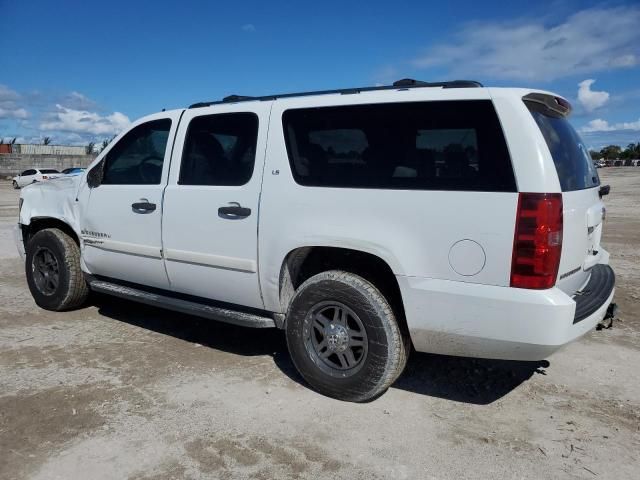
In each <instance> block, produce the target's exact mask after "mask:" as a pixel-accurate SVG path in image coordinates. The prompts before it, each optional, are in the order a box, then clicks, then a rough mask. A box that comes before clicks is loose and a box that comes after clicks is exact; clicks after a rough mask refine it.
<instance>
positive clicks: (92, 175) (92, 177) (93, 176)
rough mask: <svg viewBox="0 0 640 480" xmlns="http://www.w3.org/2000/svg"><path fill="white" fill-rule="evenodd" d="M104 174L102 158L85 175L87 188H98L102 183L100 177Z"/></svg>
mask: <svg viewBox="0 0 640 480" xmlns="http://www.w3.org/2000/svg"><path fill="white" fill-rule="evenodd" d="M103 174H104V158H103V159H102V160H100V161H99V162H98V163H97V164H96V165H95V166H94V167H93V168H92V169H91V170H89V173H87V185H89V188H98V187H99V186H100V184H101V183H102V176H103Z"/></svg>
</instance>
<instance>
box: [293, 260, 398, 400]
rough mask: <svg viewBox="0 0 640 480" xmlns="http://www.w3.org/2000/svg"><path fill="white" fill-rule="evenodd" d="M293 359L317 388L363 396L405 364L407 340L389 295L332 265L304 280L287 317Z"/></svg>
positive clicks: (382, 386)
mask: <svg viewBox="0 0 640 480" xmlns="http://www.w3.org/2000/svg"><path fill="white" fill-rule="evenodd" d="M286 334H287V345H288V347H289V352H290V353H291V357H292V359H293V363H294V364H295V366H296V368H297V369H298V371H299V372H300V374H301V375H302V376H303V377H304V379H305V380H306V381H307V382H308V383H309V384H310V385H311V386H312V387H313V388H314V389H316V390H317V391H318V392H320V393H322V394H324V395H327V396H330V397H334V398H338V399H341V400H347V401H353V402H363V401H367V400H371V399H373V398H376V397H377V396H379V395H380V394H382V393H383V392H384V391H385V390H387V388H389V386H390V385H391V384H392V383H393V382H394V381H395V380H396V379H397V378H398V376H399V375H400V374H401V373H402V371H403V370H404V367H405V365H406V362H407V356H408V353H409V345H408V344H407V343H406V340H405V338H406V337H405V336H404V335H403V334H402V332H401V330H400V327H399V326H398V323H397V321H396V318H395V316H394V313H393V310H392V309H391V307H390V305H389V303H388V302H387V300H386V299H385V298H384V297H383V295H382V294H381V293H380V292H379V291H378V289H377V288H376V287H375V286H373V285H372V284H371V283H370V282H368V281H366V280H365V279H364V278H362V277H359V276H358V275H355V274H352V273H349V272H343V271H338V270H331V271H327V272H322V273H320V274H318V275H315V276H313V277H311V278H310V279H309V280H307V281H306V282H304V283H303V284H302V285H301V286H300V287H299V288H298V290H297V292H296V294H295V296H294V298H293V300H292V302H291V306H290V308H289V312H288V315H287V320H286Z"/></svg>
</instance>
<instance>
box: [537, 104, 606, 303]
mask: <svg viewBox="0 0 640 480" xmlns="http://www.w3.org/2000/svg"><path fill="white" fill-rule="evenodd" d="M525 103H526V104H527V107H528V108H529V111H530V112H531V114H532V115H533V118H534V119H535V121H536V123H537V124H538V127H539V128H540V131H541V132H542V135H543V136H544V139H545V141H546V143H547V146H548V147H549V151H550V153H551V156H552V157H553V162H554V164H555V167H556V172H557V173H558V180H559V181H560V187H561V189H562V203H563V239H562V257H561V259H560V267H559V269H558V281H557V286H558V287H559V288H561V289H562V290H563V291H565V292H567V293H568V294H570V295H572V294H574V293H575V292H576V290H578V289H580V288H581V287H583V286H584V285H585V283H586V282H587V281H588V279H589V269H590V268H591V267H593V266H594V265H596V264H597V263H599V262H600V261H601V260H602V255H603V253H602V249H601V248H600V238H601V236H602V222H603V218H604V211H605V210H604V204H603V203H602V200H601V199H600V195H599V187H600V179H599V177H598V171H597V169H596V168H595V167H594V165H593V161H592V160H591V157H590V155H589V152H588V150H587V148H586V146H585V144H584V142H583V141H582V139H581V138H580V136H579V135H578V133H577V132H576V131H575V130H574V128H573V127H572V126H571V124H570V123H569V121H568V120H567V118H566V117H565V116H563V115H560V114H557V113H556V112H553V111H551V110H549V109H547V108H545V107H544V106H543V105H541V104H540V103H536V102H528V101H527V102H525Z"/></svg>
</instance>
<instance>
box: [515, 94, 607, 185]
mask: <svg viewBox="0 0 640 480" xmlns="http://www.w3.org/2000/svg"><path fill="white" fill-rule="evenodd" d="M525 103H526V104H527V107H528V108H529V111H530V112H531V115H533V118H534V119H535V121H536V123H537V124H538V127H539V128H540V131H541V132H542V135H543V136H544V139H545V141H546V142H547V146H548V147H549V151H550V152H551V156H552V157H553V163H555V166H556V171H557V172H558V179H559V180H560V187H561V188H562V191H563V192H571V191H573V190H584V189H586V188H593V187H597V186H598V185H600V178H599V177H598V171H597V170H596V168H595V167H594V165H593V161H592V160H591V156H590V155H589V150H588V149H587V147H586V145H585V144H584V142H583V141H582V138H580V135H578V132H576V131H575V129H574V128H573V127H572V126H571V124H570V123H569V121H568V120H567V119H566V118H565V117H563V116H559V115H554V114H553V113H551V112H549V111H548V110H546V109H545V108H544V107H542V106H541V105H540V104H538V103H534V102H525Z"/></svg>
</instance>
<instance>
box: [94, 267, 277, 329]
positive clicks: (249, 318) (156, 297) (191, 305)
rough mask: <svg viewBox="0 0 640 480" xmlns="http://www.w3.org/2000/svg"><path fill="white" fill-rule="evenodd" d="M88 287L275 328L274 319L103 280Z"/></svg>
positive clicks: (215, 317) (182, 310)
mask: <svg viewBox="0 0 640 480" xmlns="http://www.w3.org/2000/svg"><path fill="white" fill-rule="evenodd" d="M89 286H90V287H91V290H94V291H96V292H99V293H106V294H107V295H114V296H116V297H120V298H126V299H128V300H133V301H134V302H140V303H145V304H147V305H152V306H154V307H160V308H166V309H167V310H173V311H175V312H180V313H186V314H189V315H196V316H198V317H203V318H209V319H211V320H218V321H220V322H225V323H231V324H233V325H239V326H241V327H252V328H271V327H275V326H276V323H275V321H274V319H273V318H271V317H268V316H261V315H257V314H255V313H246V312H240V311H237V310H231V309H228V308H222V307H215V306H212V305H206V304H203V303H197V302H192V301H190V300H183V299H180V298H174V297H170V296H167V295H162V294H158V293H150V292H146V291H144V290H140V289H137V288H133V287H127V286H123V285H118V284H116V283H111V282H106V281H104V280H96V279H89Z"/></svg>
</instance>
